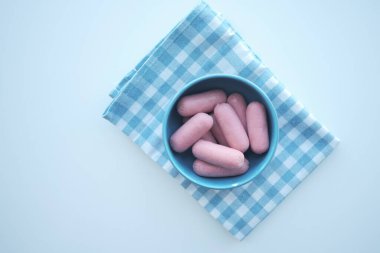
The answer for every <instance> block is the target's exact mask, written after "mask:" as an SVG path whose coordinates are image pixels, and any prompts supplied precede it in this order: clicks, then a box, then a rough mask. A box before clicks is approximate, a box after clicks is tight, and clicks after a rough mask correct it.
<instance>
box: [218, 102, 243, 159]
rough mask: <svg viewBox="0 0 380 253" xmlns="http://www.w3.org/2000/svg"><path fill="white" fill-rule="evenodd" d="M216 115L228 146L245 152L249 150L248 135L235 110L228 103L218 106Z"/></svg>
mask: <svg viewBox="0 0 380 253" xmlns="http://www.w3.org/2000/svg"><path fill="white" fill-rule="evenodd" d="M214 114H215V118H216V121H217V122H218V124H219V126H220V128H221V129H222V132H223V135H224V138H226V140H227V143H228V146H229V147H231V148H234V149H237V150H239V151H241V152H245V151H246V150H247V149H248V148H249V139H248V135H247V133H246V132H245V130H244V127H243V125H242V123H241V122H240V119H239V117H238V116H237V114H236V112H235V111H234V109H233V108H232V107H231V106H230V105H229V104H227V103H223V104H218V105H217V106H215V110H214Z"/></svg>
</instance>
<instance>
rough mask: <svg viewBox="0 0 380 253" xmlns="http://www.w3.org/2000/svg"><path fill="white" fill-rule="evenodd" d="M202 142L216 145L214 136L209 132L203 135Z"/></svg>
mask: <svg viewBox="0 0 380 253" xmlns="http://www.w3.org/2000/svg"><path fill="white" fill-rule="evenodd" d="M201 139H202V140H205V141H210V142H213V143H216V140H215V138H214V135H212V133H211V131H208V132H207V133H205V134H204V135H203V136H202V138H201Z"/></svg>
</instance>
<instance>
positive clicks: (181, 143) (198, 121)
mask: <svg viewBox="0 0 380 253" xmlns="http://www.w3.org/2000/svg"><path fill="white" fill-rule="evenodd" d="M212 125H213V119H212V117H211V116H210V115H208V114H206V113H197V114H196V115H194V116H193V117H191V118H190V119H189V120H188V121H187V122H186V123H185V124H183V125H182V126H181V127H180V128H179V129H178V130H177V131H175V132H174V134H173V135H172V136H171V137H170V146H171V147H172V148H173V149H174V150H175V151H177V152H183V151H185V150H186V149H188V148H189V147H191V145H193V144H194V143H195V142H196V141H198V140H199V139H200V138H201V137H202V136H203V135H205V134H206V133H207V132H208V131H209V130H210V129H211V127H212Z"/></svg>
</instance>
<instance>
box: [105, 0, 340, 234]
mask: <svg viewBox="0 0 380 253" xmlns="http://www.w3.org/2000/svg"><path fill="white" fill-rule="evenodd" d="M211 73H228V74H235V75H239V76H242V77H244V78H247V79H249V80H251V81H252V82H254V83H255V84H257V85H258V86H259V87H261V88H262V89H263V90H264V91H265V92H266V94H267V95H268V96H269V98H270V99H271V101H272V102H273V104H274V106H275V108H276V110H277V114H278V116H279V129H280V136H279V144H278V148H277V150H276V153H275V157H274V158H273V160H272V161H271V163H270V165H269V166H268V167H267V168H266V169H265V170H264V171H263V172H262V173H261V174H260V175H259V176H257V177H256V178H255V179H254V180H253V181H252V182H251V183H249V184H246V185H244V186H241V187H238V188H235V189H232V190H212V189H207V188H203V187H200V186H197V185H194V184H192V183H191V182H189V181H188V180H186V179H185V178H183V177H182V175H180V174H179V173H178V172H177V171H176V169H175V168H173V166H172V164H171V163H170V162H169V160H168V157H167V155H166V153H165V150H164V145H163V143H162V137H161V131H162V124H161V123H162V119H163V115H164V112H165V106H166V105H167V104H168V102H169V100H170V99H171V98H172V97H173V95H174V94H176V92H177V91H178V90H179V89H180V88H181V87H182V86H183V85H184V84H186V83H188V82H190V81H191V80H193V79H195V78H197V77H200V76H203V75H206V74H211ZM111 96H112V97H113V101H112V103H111V105H110V106H109V107H108V108H107V110H106V111H105V113H104V117H105V118H106V119H107V120H109V121H110V122H111V123H113V124H115V125H116V126H118V127H119V128H120V129H121V130H122V131H123V132H124V133H125V134H126V135H128V136H129V137H130V138H131V139H132V141H133V142H134V143H136V144H137V145H139V146H140V147H141V149H142V150H143V151H144V152H145V153H146V154H147V155H148V156H149V157H150V158H151V159H153V160H154V161H155V162H157V163H158V164H159V165H161V166H162V168H163V169H164V170H166V171H167V172H168V173H170V175H172V176H173V177H174V178H175V179H176V180H177V181H178V182H179V183H180V184H181V185H182V187H184V188H185V189H186V191H187V192H189V193H190V194H191V196H192V197H193V198H194V199H196V200H197V201H198V202H199V204H200V205H201V206H203V207H204V208H205V209H206V210H207V212H209V213H210V214H211V216H212V217H214V218H215V219H217V220H218V221H219V222H220V223H221V224H222V225H223V226H224V227H225V228H226V229H227V230H228V231H229V232H230V233H231V234H232V235H233V236H235V237H236V238H238V239H239V240H241V239H243V238H244V237H245V236H246V235H247V234H248V233H249V232H250V231H251V230H252V229H253V228H255V227H256V226H257V224H259V223H260V221H262V220H263V219H265V217H266V216H267V215H268V214H269V213H270V212H271V211H272V210H273V209H274V208H275V207H276V206H277V205H278V204H279V203H280V202H281V201H282V200H283V199H284V198H285V197H286V196H287V195H288V194H289V193H290V192H291V191H292V190H293V189H294V188H295V187H297V185H298V184H299V183H300V182H302V181H303V180H304V179H305V177H306V176H308V175H309V174H310V173H311V172H312V171H313V170H314V168H315V167H317V165H318V164H320V163H321V162H322V160H324V159H325V158H326V157H327V156H328V155H329V154H330V153H331V152H332V150H333V149H334V147H335V146H336V145H337V144H338V139H337V138H335V137H334V136H333V135H332V134H331V133H329V132H328V130H327V129H326V128H324V127H323V126H322V125H321V124H320V123H319V122H318V121H316V119H315V118H314V117H313V116H312V115H311V114H310V113H309V112H307V111H306V110H305V108H304V107H303V105H302V104H301V103H300V102H298V101H297V100H295V99H294V97H293V96H292V95H291V94H290V93H289V91H288V90H286V89H285V87H284V86H283V85H282V84H281V83H280V82H279V80H277V78H276V77H275V76H274V75H273V73H272V72H271V71H270V70H269V69H268V68H267V67H266V66H265V65H264V64H263V63H262V61H261V60H260V58H259V57H257V56H256V55H255V53H254V52H253V51H252V49H250V47H249V46H248V45H247V44H246V43H245V42H244V40H243V39H242V38H241V37H240V36H239V34H237V33H236V32H235V30H234V29H233V28H232V27H231V25H230V24H229V23H228V22H227V21H226V20H225V19H224V18H223V17H222V16H221V15H220V14H217V13H215V12H214V11H213V10H212V9H211V8H210V7H209V6H208V5H206V4H205V3H201V4H200V5H199V6H197V7H196V8H195V9H194V10H193V11H192V12H191V13H190V14H189V15H188V16H187V17H186V18H185V19H184V20H183V21H181V22H180V23H179V24H178V25H177V26H176V27H175V28H174V29H173V30H172V31H171V32H170V33H169V34H168V35H167V36H166V37H165V38H164V39H163V40H162V41H161V42H160V43H159V44H158V45H157V46H156V47H155V48H154V49H153V50H152V51H151V52H150V53H149V54H148V55H147V56H146V57H145V58H144V59H143V60H142V61H141V62H140V63H139V64H138V65H137V66H136V67H135V69H133V70H132V71H131V72H130V73H129V74H128V75H127V76H126V77H125V78H124V79H123V80H122V81H121V83H120V84H119V85H118V87H117V88H116V89H115V90H114V91H112V92H111Z"/></svg>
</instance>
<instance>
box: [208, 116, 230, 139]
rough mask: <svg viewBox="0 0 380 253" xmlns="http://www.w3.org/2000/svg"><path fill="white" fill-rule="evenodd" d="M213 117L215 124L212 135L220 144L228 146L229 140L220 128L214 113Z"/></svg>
mask: <svg viewBox="0 0 380 253" xmlns="http://www.w3.org/2000/svg"><path fill="white" fill-rule="evenodd" d="M212 118H213V119H214V125H213V126H212V128H211V133H212V135H213V136H214V137H215V139H216V140H217V142H218V143H219V144H220V145H223V146H228V143H227V140H226V138H224V135H223V132H222V129H220V126H219V124H218V122H216V119H215V115H214V114H213V115H212Z"/></svg>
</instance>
